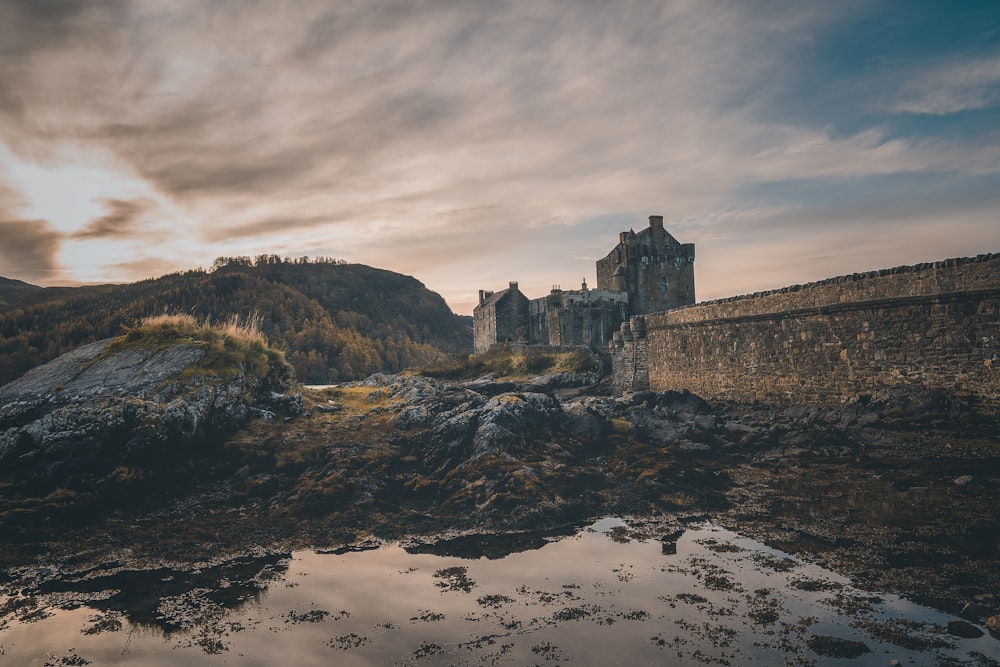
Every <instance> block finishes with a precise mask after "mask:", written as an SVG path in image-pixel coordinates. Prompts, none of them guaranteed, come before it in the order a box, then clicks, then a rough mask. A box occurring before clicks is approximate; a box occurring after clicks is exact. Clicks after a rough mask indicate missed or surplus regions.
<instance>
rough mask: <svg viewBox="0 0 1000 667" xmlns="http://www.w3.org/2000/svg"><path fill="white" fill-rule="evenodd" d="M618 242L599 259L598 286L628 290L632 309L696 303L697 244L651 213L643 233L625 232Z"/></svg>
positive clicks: (650, 309)
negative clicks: (681, 237)
mask: <svg viewBox="0 0 1000 667" xmlns="http://www.w3.org/2000/svg"><path fill="white" fill-rule="evenodd" d="M618 239H619V240H618V245H617V246H616V247H615V248H614V249H613V250H612V251H611V252H610V253H608V255H607V257H605V258H604V259H599V260H597V289H601V290H614V291H617V292H628V295H629V313H630V314H631V315H646V314H647V313H656V312H660V311H663V310H671V309H673V308H679V307H680V306H688V305H691V304H692V303H694V244H693V243H679V242H678V241H677V239H675V238H674V237H673V236H671V235H670V233H669V232H667V230H665V229H664V228H663V216H662V215H651V216H649V227H647V228H646V229H644V230H642V231H641V232H639V233H636V232H634V231H631V230H629V231H627V232H621V233H620V234H619V235H618Z"/></svg>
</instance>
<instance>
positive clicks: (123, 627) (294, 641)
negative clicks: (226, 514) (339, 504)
mask: <svg viewBox="0 0 1000 667" xmlns="http://www.w3.org/2000/svg"><path fill="white" fill-rule="evenodd" d="M662 537H663V539H651V540H635V539H631V538H630V533H629V531H628V529H627V527H626V526H625V524H624V522H622V521H620V520H618V519H606V520H603V521H601V522H598V523H596V524H594V525H592V526H590V527H589V528H587V529H584V530H582V531H580V532H577V533H575V534H573V535H571V536H566V537H562V538H561V539H556V538H554V537H552V536H544V535H534V536H526V537H525V538H524V539H523V540H522V541H523V544H522V547H523V548H525V549H526V550H523V551H518V552H515V553H507V552H508V551H509V549H508V548H507V547H504V546H502V545H500V544H499V543H498V542H496V541H495V538H490V539H488V540H486V541H485V542H476V541H475V540H472V538H462V539H460V540H458V541H457V542H456V541H449V542H448V543H445V544H440V545H438V546H437V547H436V548H435V553H419V552H420V551H422V549H420V548H415V547H413V546H411V547H410V550H409V551H408V550H407V549H404V548H402V547H401V546H398V545H384V546H381V547H379V548H377V549H374V550H367V551H349V552H342V553H336V552H317V551H305V552H297V553H294V554H292V555H291V557H290V558H282V557H280V556H267V557H262V558H259V559H243V560H241V561H234V562H231V563H226V564H221V565H219V566H217V567H214V568H206V569H203V570H201V571H198V572H191V573H185V574H182V573H170V572H167V571H164V570H153V571H147V572H145V573H135V572H117V573H102V574H101V575H100V576H91V577H82V578H78V580H76V581H70V580H61V581H59V582H58V583H50V584H47V585H46V586H44V587H42V590H40V591H38V593H37V595H35V596H34V597H31V598H29V597H27V596H24V595H17V596H14V597H8V598H4V599H0V604H3V605H4V606H3V608H2V609H0V614H2V620H0V663H3V664H16V665H21V664H39V665H41V664H51V665H69V664H102V665H103V664H142V665H173V664H177V663H179V662H184V663H187V664H190V665H221V664H223V662H228V663H230V664H232V663H237V664H245V665H270V664H298V665H309V664H331V663H332V664H338V665H483V664H488V665H499V664H509V665H530V664H546V665H551V664H559V663H562V662H572V663H574V664H577V665H616V664H619V665H662V664H678V665H695V664H699V665H700V664H706V663H708V664H731V665H743V664H762V665H763V664H784V663H792V664H829V663H830V662H831V661H832V662H833V663H834V664H836V663H841V662H842V661H844V662H843V663H842V664H852V665H886V664H889V662H890V660H892V659H896V660H899V661H900V662H901V663H902V664H910V663H911V660H912V661H913V664H927V663H928V662H935V661H936V662H937V663H938V664H945V665H947V664H956V665H958V664H991V663H990V662H989V661H990V660H996V659H1000V642H998V641H997V640H995V639H993V638H991V637H990V636H989V635H986V636H984V637H982V638H978V639H959V638H957V637H953V636H950V635H948V634H947V633H946V632H945V626H946V624H947V622H948V621H949V620H950V617H948V616H946V615H943V614H940V613H938V612H935V611H933V610H931V609H928V608H924V607H920V606H918V605H915V604H912V603H909V602H906V601H904V600H901V599H899V598H897V597H894V596H888V595H873V594H871V593H868V592H865V591H860V590H858V589H856V588H854V587H853V586H851V584H850V582H849V581H848V580H847V579H845V578H843V577H839V576H837V575H834V574H832V573H830V572H828V571H825V570H823V569H821V568H818V567H816V566H813V565H809V564H806V563H802V562H799V561H798V560H796V559H794V558H792V557H790V556H788V555H787V554H784V553H782V552H780V551H776V550H774V549H769V548H767V547H766V546H764V545H762V544H760V543H759V542H755V541H753V540H750V539H747V538H744V537H741V536H739V535H737V534H735V533H732V532H729V531H726V530H722V529H720V528H717V527H714V526H699V527H693V528H691V529H689V530H686V531H683V532H680V533H673V534H670V535H664V536H662ZM442 553H448V554H454V553H460V554H462V555H469V554H470V553H475V554H476V555H478V556H479V557H477V558H462V557H459V556H456V555H440V554H442ZM505 553H506V555H504V554H505ZM29 599H30V600H33V603H28V602H26V601H27V600H29ZM86 661H90V663H88V662H86ZM847 661H849V662H847Z"/></svg>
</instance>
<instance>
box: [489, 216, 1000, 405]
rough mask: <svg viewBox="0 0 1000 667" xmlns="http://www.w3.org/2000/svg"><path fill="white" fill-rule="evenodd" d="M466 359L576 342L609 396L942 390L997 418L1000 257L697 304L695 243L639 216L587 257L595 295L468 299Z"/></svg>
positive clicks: (513, 293) (851, 395) (772, 397)
mask: <svg viewBox="0 0 1000 667" xmlns="http://www.w3.org/2000/svg"><path fill="white" fill-rule="evenodd" d="M474 319H475V348H476V352H477V353H482V352H485V351H487V350H488V349H489V348H490V347H491V346H492V345H495V344H497V343H503V342H507V341H510V342H518V343H525V344H538V345H586V346H590V347H592V348H601V347H603V348H605V349H606V350H607V351H608V353H609V354H610V356H611V370H612V376H613V383H614V385H615V387H616V389H617V390H618V391H619V392H623V393H624V392H634V391H642V390H647V389H648V390H653V391H664V390H668V389H687V390H690V391H693V392H695V393H697V394H699V395H700V396H702V397H704V398H709V399H722V400H735V401H759V402H762V403H771V404H783V405H789V404H810V403H811V404H828V403H839V402H844V401H850V400H854V399H856V398H858V397H863V396H866V395H868V396H871V395H873V394H877V393H879V392H884V391H895V390H898V389H905V390H907V391H912V390H919V391H926V390H934V391H947V392H953V393H955V394H957V395H961V396H964V397H967V400H971V401H973V402H975V403H976V405H977V406H978V407H977V409H979V410H981V411H982V412H983V413H984V414H993V415H996V416H1000V377H998V376H997V373H998V372H1000V333H998V332H1000V254H985V255H979V256H976V257H966V258H957V259H947V260H943V261H939V262H934V263H926V264H917V265H914V266H900V267H896V268H892V269H881V270H878V271H869V272H867V273H856V274H852V275H846V276H839V277H835V278H829V279H827V280H821V281H819V282H814V283H808V284H805V285H792V286H790V287H784V288H781V289H777V290H770V291H768V292H759V293H756V294H747V295H742V296H734V297H730V298H726V299H719V300H716V301H708V302H703V303H698V304H696V303H695V300H694V245H693V244H689V243H685V244H682V243H679V242H678V241H677V240H676V239H674V238H673V237H672V236H671V235H670V234H668V233H667V232H666V231H665V230H664V229H663V218H662V217H661V216H658V215H654V216H650V218H649V227H648V228H647V229H644V230H642V231H641V232H638V233H636V232H633V231H628V232H622V233H621V234H620V236H619V241H618V245H617V246H615V247H614V248H613V249H612V250H611V252H610V253H608V255H607V256H606V257H604V258H603V259H601V260H598V262H597V289H595V290H591V289H588V288H587V285H586V281H584V284H583V285H582V286H581V288H580V289H579V290H572V291H563V290H560V289H558V288H555V289H553V290H552V292H551V293H550V294H549V295H548V296H545V297H541V298H538V299H528V298H527V297H526V296H524V295H523V294H522V293H521V292H520V291H519V290H518V288H517V283H510V286H509V287H508V289H505V290H503V291H501V292H495V293H494V292H485V291H481V292H480V293H479V306H478V307H476V309H475V311H474Z"/></svg>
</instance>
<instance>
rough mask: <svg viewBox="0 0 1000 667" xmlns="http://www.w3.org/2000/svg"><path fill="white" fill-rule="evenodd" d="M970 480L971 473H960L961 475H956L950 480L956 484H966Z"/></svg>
mask: <svg viewBox="0 0 1000 667" xmlns="http://www.w3.org/2000/svg"><path fill="white" fill-rule="evenodd" d="M971 481H972V475H962V476H961V477H956V478H955V479H953V480H952V483H953V484H955V485H956V486H967V485H968V484H969V482H971Z"/></svg>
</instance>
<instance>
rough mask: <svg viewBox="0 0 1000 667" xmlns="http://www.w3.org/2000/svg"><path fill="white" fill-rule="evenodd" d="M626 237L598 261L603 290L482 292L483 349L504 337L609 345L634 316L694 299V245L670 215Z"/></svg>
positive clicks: (479, 344) (479, 340)
mask: <svg viewBox="0 0 1000 667" xmlns="http://www.w3.org/2000/svg"><path fill="white" fill-rule="evenodd" d="M618 238H619V241H618V245H617V246H615V247H614V248H613V249H612V250H611V252H610V253H608V255H607V257H605V258H604V259H600V260H598V261H597V289H588V288H587V283H586V281H583V284H582V286H581V288H580V289H579V290H562V289H559V288H553V290H552V292H551V293H550V294H549V295H548V296H545V297H540V298H537V299H530V300H529V299H528V298H527V297H526V296H524V295H523V294H522V293H521V292H520V291H519V290H518V289H517V283H515V282H512V283H510V287H509V288H508V289H506V290H503V291H501V292H496V293H494V292H488V291H485V290H480V292H479V305H478V306H476V308H475V309H474V310H473V321H474V326H473V330H474V338H475V351H476V353H477V354H479V353H482V352H486V351H487V350H489V348H490V347H491V346H492V345H496V344H497V343H504V342H512V343H523V344H536V345H581V346H588V347H605V346H607V345H608V343H610V342H611V340H612V334H613V333H614V332H616V331H618V329H619V327H620V326H621V324H622V322H625V321H627V320H628V318H629V317H630V316H635V315H645V314H647V313H655V312H660V311H664V310H670V309H673V308H679V307H680V306H687V305H690V304H693V303H694V244H693V243H679V242H678V241H677V239H675V238H674V237H673V236H671V235H670V234H669V233H667V231H666V230H665V229H663V216H662V215H651V216H649V227H648V228H646V229H643V230H642V231H640V232H638V233H636V232H634V231H631V230H630V231H627V232H621V234H619V236H618Z"/></svg>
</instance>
